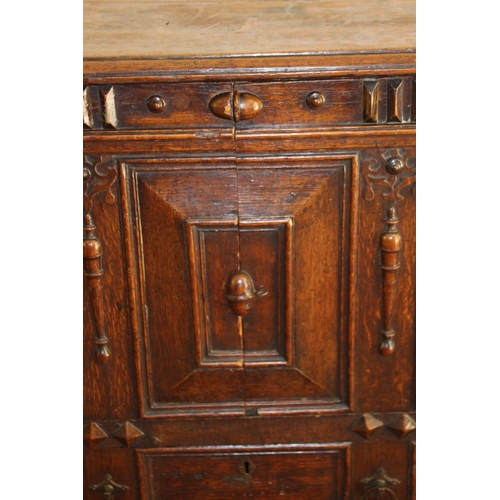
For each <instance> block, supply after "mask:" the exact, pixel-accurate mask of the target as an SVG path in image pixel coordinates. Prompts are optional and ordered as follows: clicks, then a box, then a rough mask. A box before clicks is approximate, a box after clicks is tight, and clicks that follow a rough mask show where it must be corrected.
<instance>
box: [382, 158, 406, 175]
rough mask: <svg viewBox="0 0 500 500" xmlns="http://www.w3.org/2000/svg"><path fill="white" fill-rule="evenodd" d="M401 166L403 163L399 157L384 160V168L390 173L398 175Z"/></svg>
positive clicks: (402, 166)
mask: <svg viewBox="0 0 500 500" xmlns="http://www.w3.org/2000/svg"><path fill="white" fill-rule="evenodd" d="M403 168H404V164H403V162H402V161H401V160H400V159H399V158H389V159H388V160H387V161H386V162H385V169H386V171H387V172H388V173H389V174H391V175H398V174H399V173H400V172H401V171H402V170H403Z"/></svg>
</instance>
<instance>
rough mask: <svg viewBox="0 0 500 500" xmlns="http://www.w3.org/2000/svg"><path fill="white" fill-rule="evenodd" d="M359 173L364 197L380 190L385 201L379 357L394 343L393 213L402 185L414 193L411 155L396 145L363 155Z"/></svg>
mask: <svg viewBox="0 0 500 500" xmlns="http://www.w3.org/2000/svg"><path fill="white" fill-rule="evenodd" d="M361 174H362V176H363V178H364V179H365V182H366V190H365V195H364V196H365V200H368V201H371V200H374V199H375V195H376V192H380V193H381V195H382V197H383V198H384V199H386V200H388V202H389V203H388V205H389V206H388V208H387V212H386V217H385V220H384V222H385V224H386V227H385V229H384V231H383V232H382V234H381V236H380V253H381V263H380V268H381V272H382V298H383V319H382V323H383V325H382V330H381V334H382V337H383V340H382V343H381V344H380V346H379V352H380V354H381V355H382V356H392V354H393V353H394V350H395V346H396V344H395V340H394V336H395V335H396V331H395V329H394V328H393V326H392V317H393V304H394V298H395V295H396V289H397V280H398V269H399V268H400V266H401V263H400V261H399V252H400V250H401V247H402V243H403V238H402V235H401V234H400V233H399V231H398V229H397V223H398V222H399V220H398V218H397V216H396V206H397V203H398V201H401V200H403V199H404V196H403V193H402V191H403V190H404V189H405V188H407V187H411V193H412V194H413V195H415V181H416V172H415V157H414V156H409V155H408V154H407V152H406V151H405V150H403V149H400V148H394V149H386V150H383V151H382V152H381V155H380V157H379V158H372V157H369V156H365V157H363V158H362V168H361Z"/></svg>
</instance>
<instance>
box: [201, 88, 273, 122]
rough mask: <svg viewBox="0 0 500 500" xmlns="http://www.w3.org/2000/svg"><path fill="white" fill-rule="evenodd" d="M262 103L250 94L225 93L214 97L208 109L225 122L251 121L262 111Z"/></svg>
mask: <svg viewBox="0 0 500 500" xmlns="http://www.w3.org/2000/svg"><path fill="white" fill-rule="evenodd" d="M262 107H263V105H262V101H261V100H260V99H259V98H258V97H257V96H255V95H253V94H250V93H249V92H238V91H237V90H235V91H234V92H223V93H222V94H217V95H216V96H214V97H212V99H211V100H210V102H209V103H208V109H210V111H211V112H212V114H214V115H215V116H218V117H219V118H223V119H224V120H234V121H235V122H239V121H242V120H250V119H252V118H255V117H256V116H257V115H258V114H259V113H260V112H261V111H262Z"/></svg>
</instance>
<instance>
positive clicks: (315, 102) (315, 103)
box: [306, 92, 326, 110]
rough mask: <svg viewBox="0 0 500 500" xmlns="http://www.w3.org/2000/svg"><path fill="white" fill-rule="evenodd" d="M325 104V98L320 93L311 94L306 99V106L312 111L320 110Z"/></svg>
mask: <svg viewBox="0 0 500 500" xmlns="http://www.w3.org/2000/svg"><path fill="white" fill-rule="evenodd" d="M325 102H326V100H325V96H324V95H323V94H322V93H321V92H311V93H310V94H309V95H308V96H307V97H306V103H307V105H308V106H309V107H310V108H311V109H313V110H317V109H321V108H322V107H323V106H324V105H325Z"/></svg>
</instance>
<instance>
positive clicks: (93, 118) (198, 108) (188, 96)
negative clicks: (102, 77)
mask: <svg viewBox="0 0 500 500" xmlns="http://www.w3.org/2000/svg"><path fill="white" fill-rule="evenodd" d="M231 89H232V85H231V84H228V83H221V84H219V83H202V84H137V85H113V86H109V85H108V86H88V87H86V88H85V89H84V93H83V104H84V127H85V128H86V129H92V130H102V129H103V128H104V129H110V130H113V129H114V130H134V129H136V130H137V129H144V130H147V129H177V128H194V127H196V128H222V127H231V125H232V123H231V122H230V121H228V120H223V119H221V118H219V117H217V116H215V115H214V114H213V113H212V112H211V111H210V109H209V103H210V101H211V100H212V98H213V97H214V96H216V95H220V94H224V93H230V91H231Z"/></svg>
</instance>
